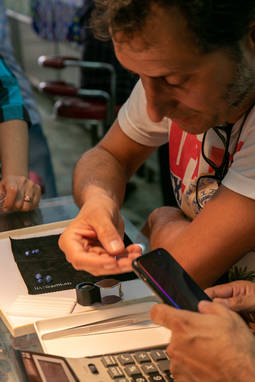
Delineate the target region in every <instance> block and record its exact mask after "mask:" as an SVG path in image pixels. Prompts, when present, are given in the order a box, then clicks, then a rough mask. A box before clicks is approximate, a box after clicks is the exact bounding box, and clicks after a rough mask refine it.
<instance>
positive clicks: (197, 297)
mask: <svg viewBox="0 0 255 382" xmlns="http://www.w3.org/2000/svg"><path fill="white" fill-rule="evenodd" d="M132 266H133V270H134V271H135V273H136V274H137V275H138V277H139V278H141V279H142V280H143V281H144V282H145V283H146V284H147V285H148V286H149V287H150V288H151V289H152V291H153V292H154V293H155V294H156V295H157V296H158V297H159V298H160V299H161V300H162V302H163V303H166V304H168V305H171V306H174V307H175V308H177V309H188V310H192V311H194V312H197V311H198V309H197V305H198V303H199V301H201V300H209V301H211V299H210V298H209V297H208V296H207V294H206V293H205V292H203V290H202V289H201V288H200V287H199V286H198V285H197V283H196V282H195V281H194V280H192V278H191V277H190V276H189V275H188V273H187V272H186V271H185V270H184V269H183V268H182V267H181V265H180V264H179V263H178V262H177V261H176V260H175V259H174V258H173V256H171V255H170V253H168V252H167V251H166V250H165V249H162V248H158V249H155V250H154V251H152V252H149V253H146V254H144V255H142V256H140V257H137V258H136V259H134V260H133V262H132Z"/></svg>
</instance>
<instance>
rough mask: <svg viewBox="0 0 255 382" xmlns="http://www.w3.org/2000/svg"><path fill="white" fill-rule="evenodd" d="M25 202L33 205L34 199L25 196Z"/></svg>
mask: <svg viewBox="0 0 255 382" xmlns="http://www.w3.org/2000/svg"><path fill="white" fill-rule="evenodd" d="M24 202H27V203H31V202H32V198H31V197H30V196H29V195H25V196H24Z"/></svg>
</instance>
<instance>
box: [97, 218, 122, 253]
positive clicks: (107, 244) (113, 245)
mask: <svg viewBox="0 0 255 382" xmlns="http://www.w3.org/2000/svg"><path fill="white" fill-rule="evenodd" d="M97 236H98V240H99V241H100V243H101V244H102V246H103V247H104V248H105V250H106V252H108V253H109V254H112V255H114V256H115V255H119V254H121V253H122V252H123V251H124V249H125V245H124V242H123V240H122V238H121V236H120V234H119V232H118V230H117V229H116V227H115V226H114V225H113V224H112V222H111V220H109V219H105V221H104V222H102V221H101V222H100V224H99V225H98V226H97Z"/></svg>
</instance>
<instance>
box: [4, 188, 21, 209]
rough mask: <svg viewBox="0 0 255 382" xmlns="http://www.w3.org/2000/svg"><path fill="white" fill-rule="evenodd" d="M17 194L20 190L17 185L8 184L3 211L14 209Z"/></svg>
mask: <svg viewBox="0 0 255 382" xmlns="http://www.w3.org/2000/svg"><path fill="white" fill-rule="evenodd" d="M17 194H18V188H17V186H16V184H8V186H6V197H5V201H4V203H3V211H9V210H12V209H14V205H15V201H16V197H17Z"/></svg>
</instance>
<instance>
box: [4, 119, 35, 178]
mask: <svg viewBox="0 0 255 382" xmlns="http://www.w3.org/2000/svg"><path fill="white" fill-rule="evenodd" d="M0 155H1V162H2V176H3V177H5V176H7V175H19V176H26V177H27V176H28V128H27V123H26V122H25V121H22V120H12V121H7V122H3V123H1V124H0Z"/></svg>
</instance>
